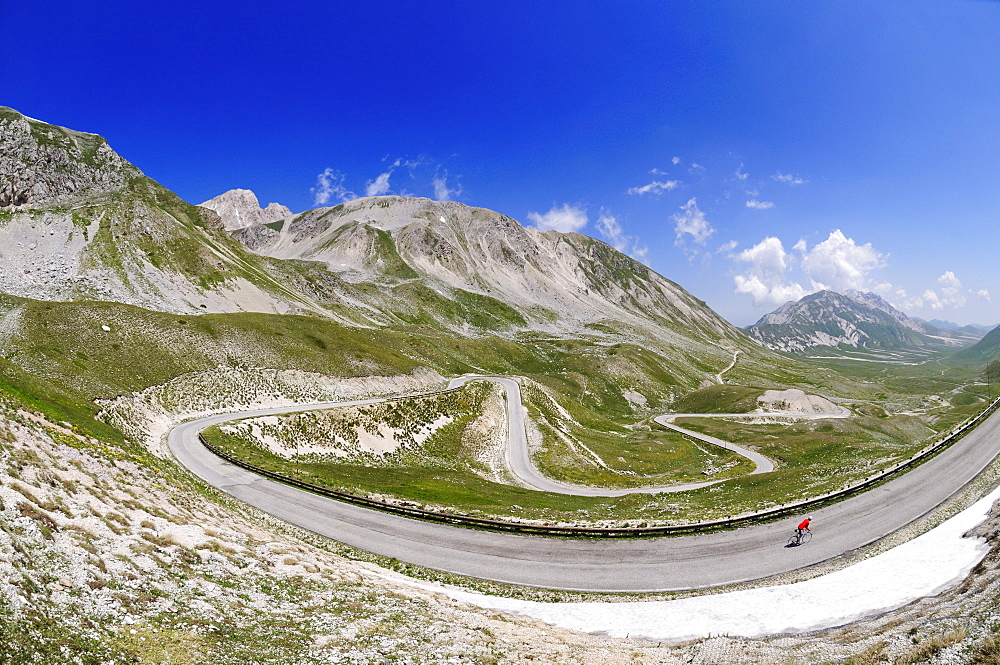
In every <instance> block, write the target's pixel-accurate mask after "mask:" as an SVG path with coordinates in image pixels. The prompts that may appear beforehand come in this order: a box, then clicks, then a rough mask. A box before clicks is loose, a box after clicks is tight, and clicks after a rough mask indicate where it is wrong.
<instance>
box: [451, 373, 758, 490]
mask: <svg viewBox="0 0 1000 665" xmlns="http://www.w3.org/2000/svg"><path fill="white" fill-rule="evenodd" d="M481 379H485V380H487V381H493V382H494V383H498V384H500V386H502V387H503V389H504V391H505V392H506V393H507V430H508V442H507V462H508V464H509V465H510V468H511V471H513V473H514V475H515V476H517V478H518V480H520V481H521V483H522V484H523V485H524V486H526V487H529V488H531V489H536V490H541V491H543V492H555V493H557V494H570V495H573V496H602V497H615V496H625V495H626V494H665V493H670V492H684V491H687V490H693V489H698V488H699V487H708V486H709V485H715V484H716V483H721V482H724V481H723V480H709V481H704V482H699V483H680V484H673V485H662V486H656V485H650V486H647V487H632V488H628V489H608V488H601V487H586V486H582V485H570V484H569V483H561V482H559V481H556V480H552V479H551V478H546V477H545V476H543V475H542V474H541V473H540V472H539V471H538V469H537V468H536V467H535V465H534V464H532V463H531V454H530V451H529V449H528V440H527V437H526V436H525V429H524V407H523V405H522V404H521V387H520V386H519V385H518V383H517V381H514V380H513V379H507V378H503V377H496V376H482V375H474V376H473V375H469V376H462V377H459V378H457V379H452V380H451V382H450V383H449V384H448V387H449V388H457V387H458V386H463V385H465V384H466V383H468V382H469V381H477V380H481ZM683 415H685V414H677V415H673V414H671V415H669V416H660V417H659V418H657V419H656V421H657V422H658V423H660V424H661V425H663V426H664V427H667V428H668V429H673V430H676V431H678V432H681V433H683V434H687V435H689V436H692V437H694V438H696V439H700V440H702V441H705V442H706V443H710V444H712V445H716V446H720V447H724V448H728V449H729V450H731V451H733V452H735V453H737V454H738V455H742V456H744V457H746V458H748V459H750V461H752V462H753V463H754V464H755V465H756V466H755V468H754V470H753V471H751V472H750V475H753V474H755V473H767V472H769V471H773V470H774V464H772V463H771V460H769V459H768V458H766V457H764V456H763V455H761V454H760V453H758V452H754V451H752V450H747V449H746V448H740V447H739V446H734V445H732V444H727V443H726V442H724V441H721V440H719V439H716V438H713V437H710V436H707V435H705V434H699V433H698V432H693V431H691V430H687V429H683V428H681V427H678V426H676V425H674V424H673V423H672V419H673V418H676V417H680V416H683ZM720 415H721V416H725V415H726V414H720ZM742 415H746V414H742Z"/></svg>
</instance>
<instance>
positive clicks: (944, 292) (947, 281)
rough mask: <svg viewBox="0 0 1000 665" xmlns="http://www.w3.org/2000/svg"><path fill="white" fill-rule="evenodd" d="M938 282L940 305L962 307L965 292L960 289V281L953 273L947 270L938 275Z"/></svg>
mask: <svg viewBox="0 0 1000 665" xmlns="http://www.w3.org/2000/svg"><path fill="white" fill-rule="evenodd" d="M938 284H940V285H941V294H940V302H941V306H942V307H964V306H965V293H964V292H963V290H962V282H961V281H959V279H958V277H955V273H953V272H952V271H950V270H948V271H945V273H944V274H943V275H941V276H940V277H938Z"/></svg>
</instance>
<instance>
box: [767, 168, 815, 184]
mask: <svg viewBox="0 0 1000 665" xmlns="http://www.w3.org/2000/svg"><path fill="white" fill-rule="evenodd" d="M771 178H772V179H774V180H777V181H778V182H781V183H784V184H786V185H793V186H794V185H804V184H806V183H807V182H809V181H808V180H806V179H804V178H800V177H799V176H797V175H792V174H791V173H782V172H781V171H778V172H777V173H775V174H774V175H773V176H771Z"/></svg>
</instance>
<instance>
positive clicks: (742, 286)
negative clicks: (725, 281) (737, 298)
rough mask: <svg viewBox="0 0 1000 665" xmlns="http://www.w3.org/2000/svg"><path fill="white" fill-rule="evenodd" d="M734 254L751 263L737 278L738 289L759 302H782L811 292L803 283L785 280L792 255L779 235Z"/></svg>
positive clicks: (764, 303) (760, 303)
mask: <svg viewBox="0 0 1000 665" xmlns="http://www.w3.org/2000/svg"><path fill="white" fill-rule="evenodd" d="M734 258H735V259H736V260H737V261H739V262H741V263H749V264H750V265H749V267H748V268H747V269H746V270H745V271H744V272H743V273H742V274H740V275H736V276H735V277H734V278H733V281H734V283H735V284H736V293H746V294H748V295H750V296H751V297H752V298H753V302H754V304H755V305H769V306H775V305H781V304H784V303H786V302H788V301H789V300H798V299H800V298H801V297H802V296H804V295H806V294H807V293H808V291H807V290H806V289H805V288H804V287H803V286H802V285H801V284H798V283H796V282H788V281H785V273H786V272H787V270H788V269H789V267H790V266H791V262H792V257H791V256H789V254H788V253H787V252H786V251H785V248H784V246H783V245H782V243H781V240H779V239H778V238H774V237H768V238H764V239H763V240H761V241H760V242H759V243H757V244H756V245H754V246H753V247H751V248H749V249H745V250H743V251H742V252H740V253H739V254H737V255H736V256H735V257H734Z"/></svg>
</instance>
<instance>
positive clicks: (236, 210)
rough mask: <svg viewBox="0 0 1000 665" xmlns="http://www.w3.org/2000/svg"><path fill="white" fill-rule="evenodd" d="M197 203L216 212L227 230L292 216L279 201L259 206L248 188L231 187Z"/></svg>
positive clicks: (272, 221)
mask: <svg viewBox="0 0 1000 665" xmlns="http://www.w3.org/2000/svg"><path fill="white" fill-rule="evenodd" d="M199 205H200V206H201V207H203V208H208V209H209V210H214V211H215V212H216V213H218V215H219V217H221V218H222V223H223V225H224V226H225V228H226V230H227V231H237V230H239V229H245V228H247V227H248V226H253V225H255V224H259V225H264V224H273V223H274V222H278V221H281V220H282V219H286V218H288V217H291V216H292V211H291V210H289V209H288V208H286V207H285V206H283V205H281V204H280V203H268V204H267V207H266V208H261V207H260V203H259V202H258V200H257V195H256V194H254V193H253V192H252V191H250V190H249V189H231V190H229V191H228V192H225V193H224V194H219V195H218V196H216V197H215V198H213V199H209V200H208V201H205V202H204V203H201V204H199Z"/></svg>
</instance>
